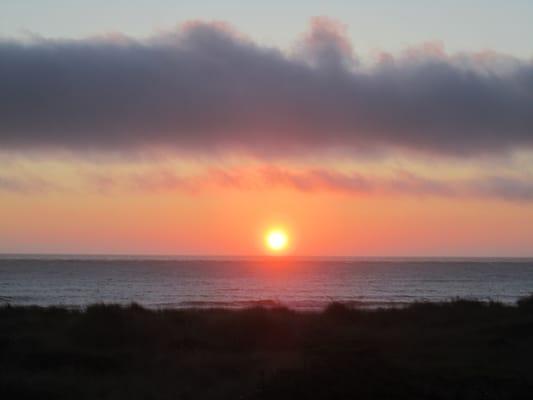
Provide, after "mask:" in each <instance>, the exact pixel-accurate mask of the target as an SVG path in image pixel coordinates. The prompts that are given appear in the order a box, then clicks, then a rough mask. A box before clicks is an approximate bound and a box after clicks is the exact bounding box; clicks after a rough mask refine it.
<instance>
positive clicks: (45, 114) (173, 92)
mask: <svg viewBox="0 0 533 400" xmlns="http://www.w3.org/2000/svg"><path fill="white" fill-rule="evenodd" d="M344 30H345V28H344V27H343V26H342V25H340V24H338V23H335V22H333V21H330V20H328V19H324V18H318V19H315V20H313V21H312V24H311V27H310V31H309V32H308V33H306V34H305V35H304V36H303V38H302V40H300V41H299V42H298V45H297V46H296V50H295V52H294V54H285V53H283V52H282V51H280V50H277V49H272V48H267V47H264V46H261V45H259V44H257V43H253V42H252V41H250V40H248V39H246V38H244V37H243V35H241V34H238V33H236V32H235V31H233V30H232V29H231V28H230V27H228V26H227V25H224V24H205V23H199V22H196V23H188V24H186V25H184V26H183V27H182V29H180V30H178V31H176V32H169V33H166V34H161V35H158V36H155V37H152V38H150V39H147V40H143V41H140V40H135V39H132V38H128V37H125V36H117V35H115V36H113V37H109V36H102V37H99V38H92V39H86V40H46V39H35V40H30V41H26V42H17V41H3V42H0V83H1V87H2V90H1V91H0V146H1V148H2V149H4V150H9V151H16V150H20V151H25V150H27V149H37V150H40V149H50V148H67V149H73V150H87V149H90V150H95V151H100V152H101V151H117V150H118V151H128V150H136V149H143V148H147V147H162V148H165V149H174V150H178V151H193V152H200V153H207V154H209V153H211V152H212V151H213V150H235V149H244V150H246V151H250V152H253V153H256V154H275V155H285V154H290V153H306V154H307V153H309V152H321V151H324V150H325V149H341V148H342V149H344V150H345V151H352V150H354V149H365V148H368V149H370V148H385V149H398V148H400V149H410V150H417V151H425V152H430V153H432V154H453V155H469V156H476V155H479V154H485V153H492V154H501V153H505V152H507V151H511V150H513V149H517V148H520V149H524V148H529V149H531V148H532V147H533V112H532V111H531V110H532V107H533V65H532V63H531V62H530V61H525V60H517V59H512V58H509V57H505V56H501V55H497V54H493V53H490V52H483V53H478V54H455V55H448V54H446V52H445V51H444V50H443V49H442V48H441V47H440V46H438V45H431V46H425V47H423V48H419V49H416V50H410V51H408V52H406V53H405V54H403V55H401V56H396V57H395V56H392V55H390V54H386V53H383V54H382V55H381V56H380V58H379V61H378V62H377V63H376V64H375V65H373V66H371V67H368V66H361V65H358V62H357V60H358V56H357V55H356V54H355V52H354V51H353V48H352V46H351V44H350V42H349V40H348V39H347V36H346V35H345V32H344ZM354 184H355V183H354ZM355 186H357V184H355Z"/></svg>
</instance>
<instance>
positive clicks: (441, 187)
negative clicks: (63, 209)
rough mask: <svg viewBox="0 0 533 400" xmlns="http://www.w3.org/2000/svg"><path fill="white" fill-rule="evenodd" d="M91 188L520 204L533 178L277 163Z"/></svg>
mask: <svg viewBox="0 0 533 400" xmlns="http://www.w3.org/2000/svg"><path fill="white" fill-rule="evenodd" d="M85 179H86V182H87V184H88V186H89V187H90V188H95V189H96V190H98V191H99V192H102V193H107V194H115V193H117V192H129V193H142V194H157V193H167V194H168V193H170V192H180V193H188V194H196V193H201V192H202V191H205V190H210V189H220V188H222V189H230V190H241V191H265V190H292V191H297V192H304V193H308V194H313V193H329V194H335V193H337V194H343V195H350V196H366V195H383V194H385V195H402V196H434V197H474V198H483V199H498V200H503V201H514V202H531V201H533V182H532V181H531V180H528V179H523V178H517V177H505V176H483V177H478V178H465V179H437V178H430V177H422V176H418V175H416V174H413V173H411V172H408V171H396V172H395V173H393V174H391V175H390V176H375V175H368V174H366V175H365V174H360V173H357V172H351V173H345V172H339V171H336V170H331V169H320V168H305V169H297V170H294V169H289V168H281V167H275V166H262V167H257V168H235V169H221V168H210V169H208V170H206V171H204V172H201V173H197V174H194V175H180V174H177V173H175V172H173V171H171V170H165V169H162V170H152V171H148V172H144V173H135V174H131V173H127V174H115V175H110V174H106V175H105V176H104V175H99V174H89V175H85Z"/></svg>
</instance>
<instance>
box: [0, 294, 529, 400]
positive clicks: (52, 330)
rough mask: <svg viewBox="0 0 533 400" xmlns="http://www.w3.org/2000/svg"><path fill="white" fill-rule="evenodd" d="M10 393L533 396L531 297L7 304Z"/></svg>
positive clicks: (0, 329) (3, 360)
mask: <svg viewBox="0 0 533 400" xmlns="http://www.w3.org/2000/svg"><path fill="white" fill-rule="evenodd" d="M0 372H1V373H0V396H1V397H2V398H3V399H278V400H280V399H349V398H353V399H530V398H531V396H532V395H533V296H530V297H528V298H524V299H521V300H520V301H519V302H518V303H517V304H516V305H504V304H500V303H496V302H479V301H472V300H461V299H457V300H453V301H449V302H444V303H414V304H412V305H410V306H407V307H404V308H400V309H378V310H364V309H354V308H350V307H348V306H346V305H343V304H341V303H332V304H330V305H329V306H328V307H327V308H326V309H325V310H324V311H322V312H295V311H292V310H289V309H286V308H282V307H274V308H260V307H257V308H249V309H243V310H224V309H209V310H195V309H185V310H158V311H154V310H147V309H145V308H143V307H141V306H139V305H137V304H132V305H129V306H119V305H103V304H96V305H91V306H88V307H87V308H84V309H67V308H60V307H47V308H41V307H19V306H9V305H6V306H2V307H0Z"/></svg>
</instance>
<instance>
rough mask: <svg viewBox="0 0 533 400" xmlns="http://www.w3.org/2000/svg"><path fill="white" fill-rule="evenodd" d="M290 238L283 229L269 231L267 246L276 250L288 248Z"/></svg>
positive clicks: (266, 240) (266, 238) (266, 237)
mask: <svg viewBox="0 0 533 400" xmlns="http://www.w3.org/2000/svg"><path fill="white" fill-rule="evenodd" d="M288 242H289V238H288V236H287V234H286V233H285V232H284V231H282V230H281V229H275V230H271V231H269V232H267V234H266V236H265V244H266V246H267V247H268V248H269V249H270V250H272V251H275V252H280V251H282V250H284V249H285V248H287V244H288Z"/></svg>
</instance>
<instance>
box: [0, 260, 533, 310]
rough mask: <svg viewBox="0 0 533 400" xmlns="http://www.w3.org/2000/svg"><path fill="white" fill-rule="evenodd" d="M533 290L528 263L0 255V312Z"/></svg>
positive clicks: (509, 299) (495, 296)
mask: <svg viewBox="0 0 533 400" xmlns="http://www.w3.org/2000/svg"><path fill="white" fill-rule="evenodd" d="M532 292H533V260H531V259H415V258H413V259H409V258H404V259H400V258H393V259H377V258H368V259H363V258H297V257H287V258H285V257H283V258H282V257H279V258H278V257H235V258H231V257H218V258H217V257H181V258H180V257H137V256H135V257H134V256H131V257H119V256H110V257H104V256H0V304H2V303H4V304H6V303H9V304H12V305H39V306H51V305H61V306H68V307H83V306H86V305H88V304H92V303H119V304H128V303H131V302H136V303H138V304H141V305H142V306H145V307H147V308H153V309H158V308H184V307H194V308H208V307H225V308H241V307H248V306H254V305H263V306H267V307H268V306H274V305H283V306H288V307H290V308H293V309H298V310H315V309H320V308H323V307H324V306H325V305H326V304H328V303H330V302H332V301H339V302H344V303H347V304H350V305H353V306H358V307H366V308H376V307H395V306H402V305H406V304H409V303H411V302H414V301H446V300H450V299H454V298H458V297H460V298H467V299H477V300H483V301H488V300H495V301H501V302H503V303H514V302H515V301H516V300H517V299H518V298H520V297H522V296H526V295H528V294H530V293H532Z"/></svg>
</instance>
